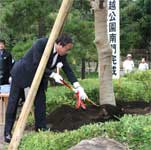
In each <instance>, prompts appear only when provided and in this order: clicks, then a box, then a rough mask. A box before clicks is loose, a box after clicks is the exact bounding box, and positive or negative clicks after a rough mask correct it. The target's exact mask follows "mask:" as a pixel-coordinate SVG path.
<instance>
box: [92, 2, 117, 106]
mask: <svg viewBox="0 0 151 150" xmlns="http://www.w3.org/2000/svg"><path fill="white" fill-rule="evenodd" d="M91 5H92V8H93V10H94V15H95V44H96V47H97V50H98V60H99V75H100V76H99V77H100V89H99V92H100V98H99V102H100V104H101V105H102V104H111V105H116V103H115V96H114V91H113V84H112V49H111V47H110V45H109V42H108V36H107V0H91Z"/></svg>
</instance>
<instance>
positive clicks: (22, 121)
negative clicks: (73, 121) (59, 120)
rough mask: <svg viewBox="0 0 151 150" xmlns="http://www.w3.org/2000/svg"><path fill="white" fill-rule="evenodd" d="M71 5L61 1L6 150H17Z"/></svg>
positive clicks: (69, 1)
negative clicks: (52, 50) (54, 45)
mask: <svg viewBox="0 0 151 150" xmlns="http://www.w3.org/2000/svg"><path fill="white" fill-rule="evenodd" d="M72 3H73V0H63V1H62V4H61V7H60V10H59V13H58V16H57V18H56V21H55V23H54V26H53V28H52V30H51V33H50V36H49V39H48V42H47V45H46V47H45V50H44V53H43V55H42V58H41V61H40V64H39V66H38V69H37V71H36V74H35V77H34V79H33V82H32V85H31V88H30V90H29V92H28V95H27V98H26V101H25V103H24V105H23V108H22V111H21V114H20V116H19V119H18V122H17V124H16V127H15V130H14V134H13V137H12V140H11V143H10V145H9V147H8V150H17V149H18V146H19V142H20V140H21V138H22V135H23V131H24V129H25V125H26V121H27V117H28V115H29V113H30V110H31V107H32V105H33V102H34V99H35V96H36V94H37V90H38V87H39V84H40V82H41V79H42V76H43V73H44V70H45V67H46V65H47V62H48V59H49V56H50V53H51V49H52V48H53V44H54V42H55V40H56V39H57V37H58V35H59V33H60V30H61V28H62V26H63V23H64V21H65V19H66V16H67V14H68V12H69V10H70V8H71V6H72Z"/></svg>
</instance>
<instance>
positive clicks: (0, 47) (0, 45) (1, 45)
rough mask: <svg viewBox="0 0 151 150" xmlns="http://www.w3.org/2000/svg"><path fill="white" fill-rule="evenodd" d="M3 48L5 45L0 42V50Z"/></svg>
mask: <svg viewBox="0 0 151 150" xmlns="http://www.w3.org/2000/svg"><path fill="white" fill-rule="evenodd" d="M4 48H5V44H4V43H3V42H0V50H1V49H4Z"/></svg>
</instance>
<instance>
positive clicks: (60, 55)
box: [4, 34, 87, 143]
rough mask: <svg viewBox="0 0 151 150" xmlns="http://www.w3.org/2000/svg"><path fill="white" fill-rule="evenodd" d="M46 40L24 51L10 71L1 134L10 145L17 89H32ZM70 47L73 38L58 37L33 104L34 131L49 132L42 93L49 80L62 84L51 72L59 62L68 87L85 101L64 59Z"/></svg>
mask: <svg viewBox="0 0 151 150" xmlns="http://www.w3.org/2000/svg"><path fill="white" fill-rule="evenodd" d="M47 41H48V38H41V39H38V40H37V41H36V42H35V43H34V44H33V45H32V47H31V48H30V49H29V50H28V51H27V53H26V54H25V55H24V56H23V57H22V58H21V59H20V60H19V61H17V62H16V63H15V64H14V66H13V68H12V70H11V77H12V83H11V90H10V96H9V99H8V106H7V110H6V119H5V131H4V140H5V142H8V143H9V142H10V141H11V137H12V135H11V131H12V128H13V125H14V122H15V119H16V113H17V105H18V101H19V93H20V90H21V89H22V88H26V87H30V86H31V83H32V81H33V78H34V76H35V73H36V70H37V68H38V65H39V62H40V60H41V57H42V55H43V52H44V49H45V46H46V44H47ZM72 47H73V43H72V38H71V37H70V36H68V35H67V34H62V35H61V36H59V37H58V38H57V40H56V41H55V43H54V46H53V49H52V51H51V54H50V56H49V59H48V62H47V65H46V68H45V71H44V74H43V77H42V80H41V83H40V86H39V88H38V91H37V95H36V97H35V101H34V106H35V107H34V108H35V109H34V115H35V131H39V130H42V131H45V130H48V128H47V126H46V95H45V91H46V89H47V84H48V78H49V77H51V78H53V79H54V80H55V81H56V82H57V83H60V84H62V82H61V80H63V78H62V76H61V75H59V74H58V73H56V72H54V69H56V67H57V64H58V62H62V64H63V66H62V69H63V71H64V72H65V74H66V76H67V78H68V80H69V81H70V82H71V84H73V86H74V88H75V89H76V91H77V92H78V93H79V97H80V98H81V99H82V100H85V99H86V98H87V95H86V93H85V91H84V89H83V87H82V86H81V85H80V84H79V82H78V81H77V78H76V77H75V75H74V73H73V71H72V69H71V68H70V65H69V63H68V61H67V58H66V56H67V54H68V52H69V51H70V49H71V48H72ZM58 92H59V91H58ZM58 94H59V93H58Z"/></svg>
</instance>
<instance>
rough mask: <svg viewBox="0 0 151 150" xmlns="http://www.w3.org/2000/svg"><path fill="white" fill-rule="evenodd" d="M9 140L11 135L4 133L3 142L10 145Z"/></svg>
mask: <svg viewBox="0 0 151 150" xmlns="http://www.w3.org/2000/svg"><path fill="white" fill-rule="evenodd" d="M11 139H12V135H11V134H10V133H6V134H5V135H4V140H5V142H6V143H10V141H11Z"/></svg>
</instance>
